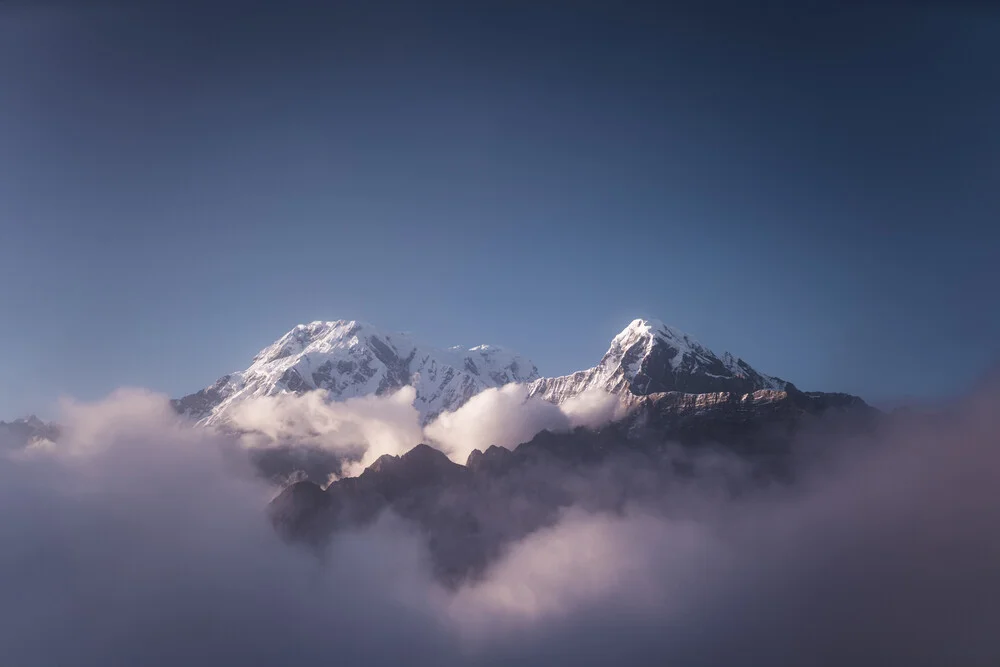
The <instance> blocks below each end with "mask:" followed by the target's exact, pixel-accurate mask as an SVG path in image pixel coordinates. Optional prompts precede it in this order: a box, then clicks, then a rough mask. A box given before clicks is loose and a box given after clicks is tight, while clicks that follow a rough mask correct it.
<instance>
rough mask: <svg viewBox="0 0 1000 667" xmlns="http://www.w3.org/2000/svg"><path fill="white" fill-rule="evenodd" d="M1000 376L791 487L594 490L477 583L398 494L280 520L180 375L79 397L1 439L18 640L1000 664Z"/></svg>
mask: <svg viewBox="0 0 1000 667" xmlns="http://www.w3.org/2000/svg"><path fill="white" fill-rule="evenodd" d="M998 399H1000V395H998V394H997V393H996V392H995V391H989V392H982V393H979V394H977V395H974V396H969V397H966V398H965V399H963V400H961V401H957V402H956V403H955V404H954V405H953V406H951V407H949V408H948V410H947V411H945V412H942V413H939V414H937V415H934V416H933V417H923V416H919V415H918V416H910V417H907V418H906V419H905V420H902V419H899V420H895V421H893V422H891V423H888V424H887V425H886V426H885V427H884V428H882V429H881V430H880V431H879V432H878V433H877V434H875V435H873V436H871V437H869V438H861V439H855V440H854V441H851V442H846V441H845V442H840V443H832V444H831V443H824V451H823V454H824V457H823V464H822V465H809V464H808V457H805V458H806V459H807V460H806V461H805V462H804V463H803V464H802V469H801V474H800V475H798V476H797V480H796V482H795V484H794V485H791V486H769V487H765V488H761V489H759V490H757V491H755V492H754V493H752V494H742V495H740V496H739V497H738V498H733V497H731V496H727V495H725V494H723V493H719V492H718V485H716V484H714V483H713V476H714V475H716V473H715V472H713V471H715V470H718V469H719V467H720V466H719V465H717V463H718V462H717V461H710V462H709V464H710V465H706V466H704V467H703V469H702V475H703V477H704V479H697V480H675V481H673V482H671V483H666V484H663V485H662V486H659V487H657V489H656V493H654V494H652V495H651V496H650V497H649V498H648V499H647V500H646V501H644V502H641V503H634V504H631V505H628V506H626V507H624V508H622V509H620V510H618V511H605V510H594V509H592V508H590V507H588V506H587V505H586V503H583V502H581V503H579V504H577V505H576V506H573V507H569V508H567V509H566V510H565V511H564V512H563V513H562V514H561V516H560V517H559V518H558V520H557V521H556V522H555V523H554V524H553V525H550V526H547V527H545V528H542V529H540V530H538V531H536V532H534V533H532V534H530V535H528V536H527V537H525V538H524V539H521V540H520V541H518V542H516V543H514V544H512V545H510V546H509V548H507V549H506V551H505V552H504V553H503V554H502V556H501V557H500V558H499V559H497V560H496V561H495V562H493V563H492V564H491V565H490V566H489V568H488V569H487V571H486V572H485V573H484V575H483V576H482V577H479V578H476V579H472V580H469V581H467V582H465V583H464V584H462V585H460V586H458V587H456V588H446V587H444V586H442V585H440V584H439V583H438V582H437V581H436V579H435V578H434V577H433V576H432V573H431V568H430V564H429V559H428V552H427V546H426V544H425V542H424V538H423V536H422V535H421V534H420V533H419V531H417V530H415V529H414V527H413V526H412V525H410V524H408V523H407V522H406V521H403V520H401V519H399V518H398V517H395V516H393V515H391V514H386V515H383V516H382V517H381V518H380V519H379V520H378V521H377V522H376V523H375V524H374V525H372V526H370V527H369V528H366V529H363V530H357V531H351V532H345V533H340V534H338V535H336V536H335V537H334V538H333V539H332V541H331V542H330V544H329V546H328V548H327V549H325V550H324V551H322V552H321V553H316V552H314V551H311V550H308V549H305V548H300V547H297V546H295V545H291V544H287V543H285V542H283V541H281V540H280V539H279V538H278V537H277V536H276V534H275V532H274V531H273V529H272V527H271V526H270V525H269V524H268V523H267V521H266V520H265V512H264V509H265V506H266V503H267V501H268V500H269V499H270V497H271V496H272V495H273V493H274V490H273V487H272V486H271V485H270V484H269V483H268V482H267V481H266V480H263V479H262V478H261V477H260V475H259V474H258V471H257V470H256V469H255V468H254V466H253V465H252V464H251V462H250V461H248V459H247V457H246V456H245V452H246V449H245V444H244V443H242V442H241V440H240V436H239V435H226V434H222V433H219V432H216V431H214V430H211V429H205V428H198V427H194V426H192V425H191V424H190V423H189V422H187V421H185V420H183V419H182V418H180V417H178V416H177V415H175V414H174V413H173V412H172V411H171V409H170V406H169V403H168V401H167V398H166V397H164V396H160V395H156V394H152V393H150V392H146V391H142V390H122V391H119V392H116V393H115V394H113V395H111V396H109V397H107V398H106V399H104V400H102V401H98V402H95V403H78V402H71V401H70V402H66V403H64V404H63V406H62V414H61V416H60V424H61V425H62V427H63V436H62V437H61V438H60V441H59V442H58V443H57V444H56V445H54V446H46V447H40V448H37V449H35V450H34V451H32V452H31V454H30V455H20V456H17V457H14V456H7V457H6V458H4V459H3V460H2V462H0V531H2V536H3V544H4V545H5V548H4V549H3V550H2V551H0V587H2V589H3V590H4V591H5V594H4V596H2V597H0V645H3V646H4V650H5V664H10V665H18V666H25V667H33V666H35V665H39V666H41V665H53V664H74V665H82V666H89V665H95V666H96V665H107V664H144V665H175V664H192V665H227V664H244V665H265V664H287V663H290V662H292V661H296V660H309V661H322V662H329V661H333V660H335V661H337V662H347V663H348V664H368V665H381V664H385V665H388V664H399V663H401V662H405V663H406V664H434V665H448V664H455V665H458V664H463V665H465V664H490V665H492V664H497V665H499V664H511V663H515V664H526V665H543V664H544V665H552V664H569V663H572V664H595V665H596V664H608V663H609V662H614V663H615V664H630V665H640V664H650V665H664V664H680V665H731V664H768V665H831V666H833V665H838V666H839V665H844V664H851V665H860V666H862V667H864V666H867V665H872V666H873V667H874V666H875V665H879V666H882V665H886V664H906V665H928V666H930V665H963V666H964V665H994V664H996V663H997V661H998V658H1000V638H998V637H997V635H996V632H995V628H996V627H997V624H998V622H1000V568H997V565H996V563H997V562H1000V561H998V558H1000V535H998V530H997V526H998V525H1000V487H998V485H997V484H996V482H997V477H998V474H1000V450H998V446H1000V440H998V436H997V434H998V433H1000V429H998V427H1000V423H998V422H1000V409H998V408H1000V400H998ZM494 400H495V399H494ZM501 400H503V399H502V398H501ZM473 407H475V405H473ZM281 409H284V408H283V407H282V408H281ZM403 412H404V411H403V410H402V409H400V414H402V413H403ZM373 414H374V413H373ZM387 414H388V413H387ZM386 419H387V420H391V419H392V418H391V416H389V417H386ZM511 419H512V420H516V419H517V414H516V413H514V414H512V415H511ZM534 419H535V416H532V415H531V414H529V415H528V417H526V421H529V422H531V423H533V424H534V423H541V421H544V420H540V421H538V422H535V421H533V420H534ZM344 421H345V423H349V422H350V421H351V420H350V419H349V418H347V417H344ZM470 424H473V420H470V421H468V422H465V423H464V424H463V429H471V428H473V427H472V426H470ZM484 428H485V429H486V432H484V433H481V434H477V433H475V432H474V431H473V430H466V431H465V432H466V433H468V434H470V438H476V439H475V442H477V443H482V442H486V441H489V440H492V439H495V438H496V437H497V435H496V432H495V431H493V430H492V429H493V428H494V425H491V424H490V423H488V422H487V423H486V424H485V425H484ZM532 428H533V427H532ZM366 433H370V432H366ZM370 437H371V438H372V440H373V441H381V436H379V435H370ZM389 443H390V444H387V445H385V446H386V447H390V448H391V447H397V446H398V447H402V446H403V443H402V442H397V441H393V440H392V439H391V438H390V440H389ZM810 444H811V443H809V442H802V443H798V445H797V446H798V447H799V448H801V449H802V450H808V449H809V446H810ZM455 446H456V447H457V441H456V445H455ZM363 456H364V457H366V458H367V456H368V455H367V454H364V455H363ZM713 456H718V455H717V454H713ZM609 465H610V464H609ZM615 465H617V466H621V465H627V464H623V463H622V462H621V461H618V462H616V463H615ZM724 467H725V470H726V474H733V471H734V470H736V471H738V470H739V469H740V467H739V465H738V462H734V465H732V466H724ZM546 474H553V475H556V474H559V473H558V472H557V471H554V470H553V471H546ZM607 474H608V475H609V476H612V475H614V474H617V472H616V471H614V470H608V471H607ZM635 474H636V475H639V474H641V471H635ZM598 477H599V475H598ZM552 483H553V484H560V483H562V484H572V483H574V482H573V480H568V479H567V480H560V479H553V480H552ZM599 486H600V485H599V484H595V488H594V489H593V493H595V494H597V493H600V492H601V489H600V488H599Z"/></svg>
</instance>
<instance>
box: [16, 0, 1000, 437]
mask: <svg viewBox="0 0 1000 667" xmlns="http://www.w3.org/2000/svg"><path fill="white" fill-rule="evenodd" d="M750 4H753V5H757V4H758V3H742V2H739V3H736V2H734V3H721V2H709V3H705V2H699V3H695V2H691V3H674V4H670V3H655V4H653V3H649V4H645V5H644V4H640V3H628V2H618V3H592V2H582V1H581V2H544V1H538V2H530V3H529V2H427V3H425V2H421V3H411V2H405V3H404V2H396V3H389V2H378V1H376V2H364V3H362V2H356V3H319V2H304V1H302V0H293V1H291V2H281V3H265V2H258V1H251V2H244V3H226V2H212V1H208V0H207V1H205V2H198V3H194V2H124V1H122V2H96V3H85V2H72V3H71V2H38V1H35V2H30V3H29V2H23V3H22V2H13V3H11V2H7V3H3V4H0V313H2V316H0V378H2V380H0V418H9V417H13V416H17V415H19V414H22V413H26V412H29V411H34V412H38V413H40V414H46V413H47V412H48V411H50V410H51V406H52V405H53V403H54V401H55V400H56V398H57V397H58V396H60V395H73V396H77V397H81V398H94V397H98V396H101V395H103V394H105V393H107V392H108V391H110V390H112V389H114V388H115V387H117V386H120V385H133V386H136V385H138V386H145V387H151V388H153V389H156V390H160V391H164V392H167V393H170V394H172V395H180V394H183V393H187V392H189V391H193V390H195V389H197V388H199V387H201V386H204V385H206V384H208V383H210V382H211V381H214V380H215V379H216V378H217V377H218V376H220V375H222V374H223V373H225V372H227V371H231V370H236V369H239V368H244V367H246V366H247V365H248V363H249V361H250V359H251V358H252V356H253V355H254V354H255V353H256V352H257V351H258V350H259V349H260V348H261V347H263V346H265V345H267V344H268V343H270V342H271V341H272V340H274V339H275V338H277V337H278V336H280V335H281V334H282V333H284V332H285V331H286V330H288V329H290V328H291V327H292V326H293V325H295V324H296V323H298V322H303V321H311V320H315V319H340V318H347V319H364V320H368V321H370V322H373V323H374V324H376V325H378V326H380V327H382V328H385V329H389V330H406V331H410V332H411V333H412V334H413V335H414V336H415V337H417V338H418V339H420V340H423V341H425V342H427V343H429V344H436V345H440V346H448V345H454V344H467V345H474V344H478V343H481V342H493V343H497V344H503V345H508V346H510V347H513V348H515V349H517V350H519V351H521V352H522V353H524V354H526V355H527V356H529V357H531V358H532V359H533V360H534V361H535V362H536V363H537V365H538V366H539V368H540V370H541V371H542V372H543V373H544V374H561V373H566V372H570V371H573V370H577V369H580V368H583V367H587V366H591V365H593V364H594V363H596V361H597V360H598V359H599V358H600V356H601V354H602V353H603V352H604V350H605V349H606V347H607V343H608V341H609V340H610V338H611V337H612V336H614V334H615V333H617V331H618V330H620V329H621V328H623V327H624V326H625V324H627V323H628V321H630V320H631V319H633V318H634V317H638V316H651V317H657V318H659V319H662V320H664V321H666V322H667V323H670V324H673V325H675V326H677V327H678V328H680V329H682V330H685V331H688V332H690V333H691V334H693V335H694V336H695V337H697V338H698V339H700V340H701V341H702V342H704V343H705V344H707V345H709V346H710V347H712V348H713V349H716V350H718V351H722V350H725V349H728V350H731V351H732V352H733V353H735V354H738V355H740V356H742V357H744V358H745V359H747V360H748V361H749V362H750V363H751V364H753V365H754V366H756V367H757V368H759V369H760V370H762V371H765V372H769V373H773V374H777V375H780V376H782V377H785V378H787V379H790V380H792V381H793V382H795V383H796V384H797V385H798V386H800V387H801V388H805V389H822V390H830V391H848V392H852V393H856V394H860V395H862V396H864V397H865V398H868V399H869V400H872V401H881V400H886V399H894V398H899V397H905V396H914V397H933V396H939V395H946V394H949V393H953V392H956V391H960V390H962V389H963V388H965V387H967V386H968V385H969V384H970V383H971V382H972V381H973V380H974V379H975V378H976V377H977V376H978V375H979V374H980V373H982V372H983V370H984V369H985V368H987V367H988V366H989V365H990V364H991V363H993V362H995V360H996V359H997V358H998V357H1000V307H998V305H997V297H996V293H997V287H998V286H1000V230H998V220H1000V11H998V10H991V9H987V8H985V5H986V4H987V3H958V2H942V3H931V2H923V3H913V2H910V3H903V2H891V3H885V2H883V3H873V4H869V5H868V6H867V7H865V8H855V9H850V10H847V9H837V8H836V5H839V4H845V3H832V2H831V3H822V2H797V3H769V4H768V3H765V4H767V9H766V10H760V9H759V8H755V9H753V10H751V9H750V8H749V7H747V6H746V5H750ZM846 4H851V3H846ZM858 4H860V3H858Z"/></svg>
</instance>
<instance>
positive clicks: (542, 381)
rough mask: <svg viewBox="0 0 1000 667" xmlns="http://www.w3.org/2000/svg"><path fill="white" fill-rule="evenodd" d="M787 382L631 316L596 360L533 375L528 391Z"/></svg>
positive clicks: (564, 395) (724, 388)
mask: <svg viewBox="0 0 1000 667" xmlns="http://www.w3.org/2000/svg"><path fill="white" fill-rule="evenodd" d="M790 387H791V384H790V383H788V382H785V381H784V380H782V379H781V378H777V377H772V376H770V375H765V374H763V373H760V372H758V371H756V370H754V368H753V367H751V366H750V364H748V363H747V362H745V361H743V360H742V359H738V358H736V357H734V356H733V355H731V354H730V353H728V352H726V353H724V354H723V355H722V356H717V355H716V354H715V353H714V352H712V351H711V350H709V349H708V348H706V347H705V346H704V345H702V344H701V343H699V342H697V341H696V340H694V339H692V338H691V337H690V336H688V335H687V334H685V333H683V332H680V331H678V330H677V329H674V328H673V327H669V326H667V325H665V324H663V323H662V322H659V321H657V320H642V319H637V320H633V321H632V323H630V324H629V325H628V326H627V327H625V329H624V330H623V331H622V332H621V333H620V334H618V335H617V336H615V337H614V339H613V340H612V341H611V347H610V348H608V351H607V352H606V353H605V354H604V357H603V358H601V361H600V363H598V364H597V365H596V366H594V367H593V368H589V369H587V370H584V371H577V372H576V373H573V374H572V375H564V376H562V377H555V378H539V379H538V380H535V381H534V382H532V383H531V384H530V385H529V395H531V396H539V397H541V398H544V399H546V400H548V401H552V402H554V403H561V402H563V401H565V400H567V399H569V398H572V397H574V396H577V395H579V394H581V393H583V392H584V391H587V390H591V389H602V390H604V391H608V392H611V393H612V394H616V395H619V396H622V397H624V398H625V399H626V400H627V401H628V402H632V399H631V397H632V396H648V395H650V394H658V393H664V392H682V393H686V394H707V393H718V392H728V393H733V394H738V395H742V394H748V393H753V392H755V391H760V390H771V391H784V390H786V389H788V388H790Z"/></svg>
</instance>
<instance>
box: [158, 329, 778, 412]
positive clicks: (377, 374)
mask: <svg viewBox="0 0 1000 667" xmlns="http://www.w3.org/2000/svg"><path fill="white" fill-rule="evenodd" d="M511 382H517V383H525V384H527V386H528V389H529V395H530V396H538V397H540V398H543V399H545V400H548V401H551V402H554V403H561V402H563V401H566V400H568V399H570V398H573V397H574V396H578V395H579V394H581V393H582V392H584V391H587V390H590V389H601V390H604V391H608V392H611V393H612V394H615V395H617V396H619V397H620V399H621V400H622V402H623V403H625V404H626V406H627V407H631V406H632V404H633V403H635V400H636V397H639V396H649V395H653V394H658V393H664V392H682V393H689V394H702V393H718V392H727V393H731V394H734V395H737V396H739V395H743V394H747V393H753V392H755V391H760V390H769V391H784V390H794V386H793V385H792V384H791V383H789V382H786V381H784V380H782V379H780V378H777V377H772V376H770V375H766V374H764V373H761V372H759V371H757V370H755V369H754V368H753V367H752V366H750V364H748V363H747V362H745V361H743V360H742V359H739V358H737V357H735V356H733V355H732V354H729V353H728V352H726V353H724V354H722V355H721V356H719V355H716V354H715V353H714V352H712V351H711V350H709V349H708V348H707V347H705V346H704V345H702V344H700V343H698V342H697V341H696V340H694V339H692V338H691V337H690V336H688V335H687V334H685V333H682V332H680V331H678V330H677V329H674V328H673V327H669V326H667V325H665V324H663V323H662V322H659V321H656V320H642V319H637V320H634V321H633V322H631V323H630V324H629V325H628V326H627V327H626V328H625V329H624V330H623V331H622V332H621V333H619V334H618V335H617V336H615V338H614V339H613V340H612V341H611V346H610V347H609V349H608V351H607V352H606V353H605V354H604V356H603V357H602V358H601V360H600V362H599V363H598V364H597V365H596V366H594V367H593V368H590V369H587V370H584V371H578V372H576V373H573V374H572V375H566V376H562V377H555V378H540V377H539V376H538V369H537V368H536V367H535V365H534V364H533V363H531V362H530V361H528V360H527V359H525V358H524V357H522V356H521V355H518V354H517V353H515V352H512V351H509V350H506V349H504V348H500V347H496V346H491V345H481V346H478V347H473V348H471V349H462V348H457V347H453V348H449V349H446V350H441V349H435V348H431V347H427V346H423V345H420V344H417V343H415V342H414V341H413V340H411V339H410V337H409V336H407V335H406V334H388V333H383V332H381V331H379V330H378V329H376V328H375V327H373V326H372V325H370V324H365V323H361V322H356V321H344V320H338V321H335V322H313V323H311V324H300V325H298V326H297V327H295V328H294V329H292V330H291V331H289V332H288V333H287V334H285V335H284V336H282V337H281V338H280V339H278V340H277V341H276V342H275V343H274V344H272V345H270V346H268V347H266V348H264V349H263V350H261V352H260V353H259V354H258V355H257V356H256V357H255V358H254V360H253V363H252V364H251V365H250V367H249V368H247V369H246V370H244V371H240V372H236V373H232V374H230V375H226V376H224V377H222V378H220V379H219V380H218V381H217V382H216V383H215V384H214V385H212V386H211V387H207V388H205V389H202V390H201V391H199V392H196V393H194V394H190V395H188V396H185V397H184V398H181V399H179V400H175V401H174V406H175V408H176V409H177V410H178V411H179V412H181V413H183V414H187V415H189V416H191V417H193V418H195V419H197V420H200V421H202V422H204V423H206V424H217V423H223V422H224V421H225V419H226V412H227V410H229V409H230V408H231V407H232V406H233V405H235V404H237V403H238V402H240V401H242V400H245V399H248V398H254V397H260V396H273V395H276V394H281V393H286V392H293V393H304V392H307V391H311V390H314V389H324V390H326V391H328V392H329V395H330V397H331V398H333V399H334V400H344V399H347V398H351V397H355V396H364V395H369V394H374V395H384V394H387V393H391V392H392V391H395V390H397V389H399V388H400V387H403V386H413V387H414V388H415V390H416V399H415V401H414V407H416V409H417V411H418V412H419V413H420V415H421V418H422V420H423V422H424V423H427V422H429V421H431V420H433V419H434V418H435V417H436V416H437V415H439V414H440V413H442V412H445V411H454V410H456V409H457V408H459V407H461V406H462V405H463V404H464V403H465V402H466V401H468V400H469V399H470V398H471V397H472V396H475V395H476V394H477V393H479V392H481V391H483V390H484V389H488V388H490V387H499V386H503V385H505V384H508V383H511Z"/></svg>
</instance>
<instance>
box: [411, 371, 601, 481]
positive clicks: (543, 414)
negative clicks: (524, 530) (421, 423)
mask: <svg viewBox="0 0 1000 667" xmlns="http://www.w3.org/2000/svg"><path fill="white" fill-rule="evenodd" d="M617 406H618V401H617V399H615V397H614V396H612V395H611V394H608V393H607V392H601V391H596V390H595V391H592V392H587V393H584V394H581V395H580V396H577V397H574V398H573V399H571V400H569V401H567V402H566V403H564V404H562V405H556V404H554V403H550V402H549V401H546V400H543V399H541V398H538V397H534V396H532V397H529V396H528V388H527V387H526V386H524V385H519V384H509V385H506V386H504V387H500V388H496V389H486V390H485V391H482V392H480V393H479V394H476V395H475V396H473V397H472V398H470V399H469V400H468V401H467V402H466V403H465V404H464V405H462V406H461V407H459V408H458V409H457V410H455V411H454V412H445V413H443V414H441V415H440V416H439V417H438V418H437V419H435V420H434V421H433V422H431V423H430V424H428V425H427V428H426V429H424V432H425V434H426V436H427V439H428V440H429V441H430V442H431V443H434V444H436V445H437V446H438V447H439V448H440V449H441V450H442V451H444V452H445V453H446V454H448V456H449V457H451V459H452V460H453V461H455V462H456V463H463V464H464V463H465V461H466V459H468V458H469V454H470V453H472V450H474V449H479V450H481V451H482V450H485V449H486V448H487V447H489V446H490V445H497V446H500V447H506V448H507V449H512V448H514V447H516V446H517V445H519V444H521V443H522V442H527V441H528V440H531V438H532V437H533V436H534V435H535V434H536V433H539V432H541V431H543V430H549V431H568V430H570V429H572V428H575V427H576V426H589V427H591V428H594V427H597V426H602V425H604V424H607V423H608V422H610V421H611V419H612V417H613V416H614V413H615V409H616V408H617Z"/></svg>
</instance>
